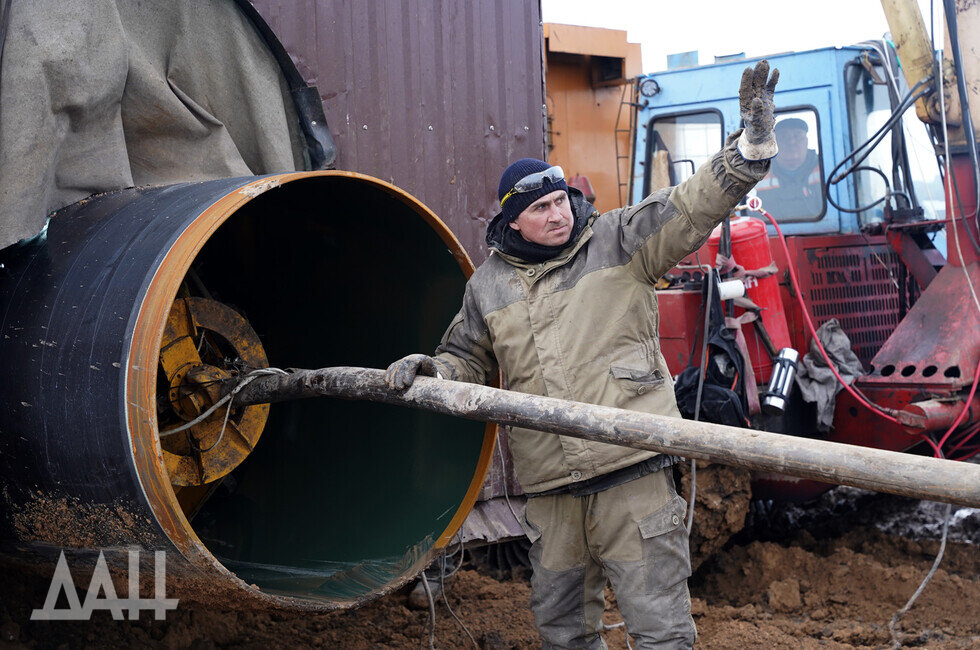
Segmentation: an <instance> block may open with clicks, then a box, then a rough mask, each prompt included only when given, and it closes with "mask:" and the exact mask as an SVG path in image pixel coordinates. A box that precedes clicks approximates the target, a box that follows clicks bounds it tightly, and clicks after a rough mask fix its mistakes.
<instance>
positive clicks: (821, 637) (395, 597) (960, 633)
mask: <svg viewBox="0 0 980 650" xmlns="http://www.w3.org/2000/svg"><path fill="white" fill-rule="evenodd" d="M944 513H945V507H944V506H936V505H934V504H922V503H921V502H918V501H914V500H910V499H901V498H897V497H888V496H882V495H873V494H871V493H867V492H862V491H859V490H849V489H847V488H840V489H838V490H834V491H833V492H831V493H829V494H828V495H826V496H825V497H824V498H823V499H821V500H818V501H817V502H816V503H814V504H809V505H808V506H807V507H805V508H803V507H798V506H778V507H776V506H772V505H771V504H761V503H759V502H754V503H753V506H752V511H751V512H750V513H749V520H750V521H749V524H748V526H747V527H746V529H745V530H744V531H743V532H742V533H741V534H740V535H739V536H737V537H736V538H735V539H733V540H732V541H730V542H729V543H728V545H727V546H725V548H723V549H722V550H721V551H719V552H717V553H715V554H714V555H713V556H712V557H711V558H710V559H709V560H707V561H706V562H704V563H703V564H702V565H701V566H700V568H699V569H698V570H697V571H696V572H695V575H694V576H693V577H692V578H691V581H690V586H691V595H692V610H693V613H694V618H695V622H696V623H697V626H698V632H699V642H698V645H699V647H702V648H750V647H771V648H811V647H812V648H817V647H821V648H851V647H868V648H880V647H884V646H889V645H891V643H892V639H891V635H890V633H889V629H888V622H889V620H890V619H891V618H892V616H893V614H894V613H895V612H896V611H897V610H898V609H899V608H900V607H902V606H903V605H904V604H905V602H906V601H907V600H908V598H909V596H910V595H911V594H912V593H913V592H914V591H915V589H916V588H917V587H918V585H919V583H920V582H921V580H922V578H923V577H924V576H925V575H926V574H927V573H928V571H929V569H930V567H931V565H932V563H933V560H934V558H935V555H936V553H937V551H938V548H939V541H938V540H937V539H936V538H937V536H938V534H939V533H941V527H942V521H943V515H944ZM951 522H952V524H951V526H950V531H951V534H950V541H949V542H948V544H947V546H946V550H945V557H944V559H943V561H942V563H941V565H940V567H939V569H938V570H937V571H936V572H935V575H934V577H933V578H932V580H931V582H930V583H929V584H928V586H927V587H926V588H925V590H924V591H923V593H922V594H921V596H920V597H919V598H918V600H917V601H916V603H915V604H914V606H913V607H912V608H911V610H910V611H909V612H908V613H907V614H906V615H905V616H904V618H902V620H901V621H900V622H899V624H898V636H899V639H900V640H901V641H902V643H903V644H905V645H906V646H907V647H929V648H936V647H943V648H975V647H980V616H977V614H976V607H977V603H980V553H978V552H977V544H978V542H980V539H978V531H980V513H978V512H977V511H972V510H955V511H954V513H953V514H952V517H951ZM3 569H4V574H5V575H4V579H3V580H2V581H0V582H2V585H0V590H2V591H0V647H54V648H57V647H64V648H75V647H103V646H109V645H112V646H119V645H137V644H138V645H140V646H145V647H151V648H188V647H189V648H215V647H256V648H259V647H263V648H264V647H268V646H270V645H280V646H282V645H288V646H297V645H304V646H305V645H309V646H319V647H327V648H351V649H358V648H363V649H367V648H418V647H419V646H420V644H422V645H427V638H428V633H427V622H428V620H429V613H428V612H427V611H425V610H415V609H410V608H409V607H408V602H407V601H408V596H407V589H406V590H402V591H400V592H397V593H394V594H391V595H389V596H387V597H385V598H383V599H381V600H379V601H377V602H375V603H372V604H370V605H367V606H365V607H362V608H360V609H358V610H354V611H346V612H335V613H324V614H311V613H297V612H275V611H273V612H242V611H223V610H222V609H220V608H215V607H211V608H202V607H200V606H198V607H196V608H189V607H187V608H185V607H184V606H183V605H182V606H181V607H180V608H178V610H177V611H176V612H171V613H170V614H169V615H168V617H167V620H166V621H153V620H149V617H148V616H147V615H146V614H144V616H143V618H142V619H141V620H140V621H134V622H129V621H113V620H111V618H110V616H109V615H108V613H106V612H98V613H97V614H96V616H95V618H94V619H93V620H92V621H89V622H85V623H82V622H43V621H30V620H29V619H30V610H31V609H32V608H34V607H39V606H40V605H41V603H43V599H44V594H45V592H46V589H47V584H46V581H43V580H37V579H33V578H30V577H27V578H23V579H21V578H20V577H14V576H12V575H11V572H10V571H8V568H7V567H3ZM81 595H82V597H84V594H81ZM529 596H530V587H529V584H528V582H527V576H526V574H525V572H523V571H521V570H517V571H515V572H513V575H510V576H508V577H507V578H505V579H498V578H495V577H492V576H490V575H487V574H486V573H482V572H480V571H478V570H475V569H473V568H469V566H468V565H464V566H463V568H462V569H461V570H460V571H458V572H457V573H456V574H454V575H452V576H451V577H450V578H449V579H448V580H447V582H446V591H445V600H442V599H439V600H438V601H437V603H436V617H435V633H434V639H435V647H438V648H465V647H473V646H474V642H475V644H476V646H478V647H480V648H534V647H540V641H539V639H538V636H537V633H536V632H535V630H534V625H533V620H532V616H531V613H530V610H529V609H528V600H529ZM446 602H448V603H449V604H450V606H451V607H452V612H453V613H454V614H455V615H456V616H457V617H458V618H459V622H457V621H456V620H455V619H454V616H453V615H452V614H451V613H450V611H449V610H448V609H447V607H446ZM621 620H622V619H621V618H620V615H619V611H618V609H617V607H616V601H615V596H614V595H613V594H612V593H611V592H610V591H608V590H607V608H606V612H605V622H606V623H607V624H608V625H610V626H613V625H615V624H616V623H619V622H620V621H621ZM464 626H465V631H464ZM604 635H605V637H606V640H607V643H608V645H609V647H610V648H625V647H626V639H625V632H624V629H623V628H622V627H612V628H611V629H609V630H607V631H606V632H605V633H604ZM470 636H472V638H473V640H472V641H471V640H470V638H469V637H470Z"/></svg>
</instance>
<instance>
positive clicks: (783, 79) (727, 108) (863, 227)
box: [631, 42, 944, 236]
mask: <svg viewBox="0 0 980 650" xmlns="http://www.w3.org/2000/svg"><path fill="white" fill-rule="evenodd" d="M766 58H767V59H768V60H769V62H770V65H771V66H772V67H774V68H778V69H779V71H780V80H779V85H778V86H777V88H776V96H775V99H776V109H777V115H776V120H777V127H776V128H777V136H779V140H780V149H781V151H780V155H779V156H777V158H776V159H775V160H774V161H773V172H771V173H770V176H769V177H767V179H765V180H763V181H762V182H761V183H760V184H759V186H758V187H757V188H756V190H755V193H757V194H758V196H759V197H760V198H761V199H762V201H763V207H764V208H765V209H766V210H768V211H769V212H770V213H772V214H773V216H774V217H775V218H776V219H777V220H778V221H779V222H780V225H781V227H782V228H783V232H784V233H785V234H786V235H788V236H790V235H818V234H819V235H830V234H851V233H858V232H862V231H864V232H868V231H872V230H874V227H875V225H876V224H880V223H881V222H882V220H883V217H884V210H885V206H886V204H889V205H890V207H892V208H894V209H900V210H901V209H904V210H910V211H914V210H916V207H917V206H921V207H922V208H923V212H924V214H922V215H921V216H919V213H918V212H916V214H915V215H914V216H915V218H916V219H922V218H925V219H930V218H942V217H943V214H944V208H943V191H942V183H941V180H940V176H939V171H938V167H937V165H936V161H935V157H934V154H933V151H932V148H931V145H930V144H929V138H928V133H927V131H926V127H925V125H924V124H922V123H921V122H919V121H918V120H917V119H916V118H915V115H914V113H913V111H909V112H908V113H907V115H906V118H905V126H904V128H903V129H902V130H901V134H900V135H899V136H897V137H896V136H893V135H886V136H885V138H884V140H883V141H882V142H881V143H880V144H879V145H878V146H877V147H875V149H874V150H873V151H872V153H871V155H870V156H869V157H868V159H867V160H866V161H865V162H864V163H863V164H862V165H861V167H860V169H859V170H857V171H855V172H854V173H852V174H850V175H849V176H847V177H846V178H844V179H843V180H841V181H840V182H839V183H836V184H831V185H830V186H829V188H828V186H827V179H828V178H830V177H831V174H832V172H833V170H834V168H835V167H836V166H837V163H838V162H840V161H842V160H843V159H844V158H845V157H846V156H847V155H848V154H849V153H850V152H851V151H852V150H854V149H855V147H857V146H859V145H860V144H861V143H863V142H865V141H866V140H867V139H868V138H869V136H871V135H873V134H874V133H875V132H876V131H877V130H878V128H879V127H880V126H881V125H882V124H883V123H884V122H885V121H886V120H887V119H888V118H889V116H890V115H891V113H892V111H893V110H894V108H895V107H896V106H897V105H898V103H899V101H900V98H901V97H902V96H904V95H905V93H906V91H907V89H906V87H905V84H904V80H903V79H902V76H901V75H900V74H898V66H897V61H896V60H895V55H894V50H893V49H892V48H891V47H890V46H889V45H887V44H885V43H882V42H868V43H865V44H861V45H858V46H852V47H843V48H823V49H819V50H811V51H807V52H790V53H785V54H777V55H773V56H769V57H766ZM756 60H757V59H744V58H741V59H737V60H725V61H723V62H718V63H715V64H712V65H704V66H699V67H693V68H684V69H675V70H666V71H664V72H657V73H654V74H650V75H645V76H642V77H640V79H638V81H637V90H638V92H637V104H636V110H637V120H636V124H637V129H636V140H635V143H634V146H635V149H634V156H633V171H632V178H631V200H632V202H634V203H635V202H638V201H640V200H641V199H642V198H643V197H644V196H646V195H647V194H648V193H649V192H650V191H652V190H654V189H657V188H659V187H665V186H667V185H673V184H675V183H677V182H680V181H682V180H684V178H686V177H687V176H689V175H691V174H692V173H693V172H694V169H696V167H697V166H698V165H700V164H701V163H703V162H705V161H707V160H708V158H709V157H710V156H711V155H712V154H713V153H714V152H715V151H717V150H718V148H719V147H720V146H721V145H722V144H723V143H724V141H725V138H726V137H727V135H728V134H730V133H732V132H733V131H735V130H736V129H738V128H740V127H741V118H740V115H739V107H738V87H739V81H740V79H741V75H742V71H743V70H744V69H745V67H746V66H750V65H753V64H754V62H755V61H756ZM893 133H899V130H898V129H896V130H895V131H893ZM778 170H781V172H780V173H777V171H778ZM838 171H839V170H838ZM791 186H792V187H791ZM917 194H918V195H917ZM836 206H839V207H836ZM861 208H864V209H861ZM855 209H858V210H855ZM770 230H771V226H770ZM770 234H771V233H770Z"/></svg>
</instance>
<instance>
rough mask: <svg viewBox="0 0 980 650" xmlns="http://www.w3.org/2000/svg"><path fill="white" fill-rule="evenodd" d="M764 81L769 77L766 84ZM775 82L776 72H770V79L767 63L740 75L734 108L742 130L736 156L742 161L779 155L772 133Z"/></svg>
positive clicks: (766, 158)
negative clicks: (735, 107) (740, 121)
mask: <svg viewBox="0 0 980 650" xmlns="http://www.w3.org/2000/svg"><path fill="white" fill-rule="evenodd" d="M766 77H769V81H768V82H767V81H766ZM777 81H779V70H773V71H772V76H771V77H770V76H769V62H768V61H766V60H765V59H763V60H762V61H759V62H758V63H756V64H755V68H746V69H745V71H744V72H742V83H741V84H739V87H738V108H739V112H740V113H741V114H742V121H743V122H744V124H745V130H744V131H742V135H741V136H740V137H739V139H738V152H739V153H740V154H742V157H743V158H745V159H746V160H769V159H770V158H772V157H773V156H775V155H776V154H777V153H778V152H779V149H778V148H777V147H776V134H775V133H774V132H773V129H772V127H773V126H774V125H775V124H776V117H775V116H774V115H773V103H772V94H773V92H775V90H776V82H777Z"/></svg>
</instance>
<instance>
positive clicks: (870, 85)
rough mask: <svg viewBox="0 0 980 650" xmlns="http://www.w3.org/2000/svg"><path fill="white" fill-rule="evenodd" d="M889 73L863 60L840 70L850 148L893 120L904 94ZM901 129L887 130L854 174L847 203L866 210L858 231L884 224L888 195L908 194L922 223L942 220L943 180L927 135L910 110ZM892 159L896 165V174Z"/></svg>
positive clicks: (900, 83) (902, 85)
mask: <svg viewBox="0 0 980 650" xmlns="http://www.w3.org/2000/svg"><path fill="white" fill-rule="evenodd" d="M887 72H888V71H887V70H886V69H885V68H884V67H883V66H882V65H881V64H879V63H871V62H867V61H866V62H864V63H863V64H862V63H856V62H855V63H850V64H848V65H847V66H845V68H844V83H845V93H846V95H845V96H846V99H847V113H848V120H849V122H850V127H851V129H850V130H851V149H852V150H853V149H854V148H856V147H858V146H860V145H861V144H862V143H864V142H865V141H866V140H868V138H869V137H871V136H872V135H874V134H875V133H876V132H877V131H878V129H879V128H881V126H882V125H883V124H884V123H885V122H886V121H887V120H888V119H889V117H891V114H892V110H893V109H894V106H893V104H894V103H896V102H897V100H898V97H899V95H904V93H906V92H907V91H908V89H907V87H906V86H905V83H904V81H903V80H902V79H901V76H900V75H898V76H897V78H896V75H894V74H893V75H888V74H887ZM890 85H891V87H892V89H893V90H892V93H891V94H892V95H893V96H892V97H890V96H889V95H890V93H889V86H890ZM902 127H903V128H902V129H901V131H900V132H898V131H889V132H888V133H887V134H886V135H885V137H884V138H883V139H882V141H881V142H880V143H879V144H878V145H877V146H876V147H875V148H874V149H872V150H871V154H870V155H869V156H868V158H867V159H866V160H865V161H864V162H863V163H862V165H861V166H862V167H863V168H865V169H861V170H858V171H856V172H855V173H854V175H853V179H854V185H853V186H854V189H855V195H854V197H853V198H852V199H851V200H852V201H854V203H853V205H851V206H848V207H853V208H858V207H863V206H869V207H868V208H867V209H866V210H862V211H861V212H859V213H858V220H859V223H860V225H861V226H862V227H867V226H870V225H872V224H875V223H879V222H881V221H882V219H883V212H884V205H883V204H882V202H881V201H880V199H881V198H882V197H884V196H886V194H887V193H888V192H889V191H892V192H899V193H900V194H903V195H906V196H907V197H908V199H909V200H911V199H913V198H915V199H916V200H917V201H918V203H919V204H920V205H921V206H922V208H923V210H924V217H925V218H926V219H943V218H944V217H945V203H944V197H943V187H942V179H941V178H940V176H939V171H938V169H937V168H936V162H935V154H934V152H933V148H932V144H931V142H930V138H929V134H928V132H927V131H926V128H925V126H924V125H923V124H922V122H920V121H919V119H918V118H917V117H916V116H915V111H913V110H910V111H907V112H906V113H905V115H904V117H903V120H902ZM895 160H898V161H899V163H900V164H899V167H898V169H897V171H898V173H897V174H896V168H895V164H894V163H895ZM867 168H873V169H878V170H881V174H877V173H873V172H870V171H869V170H868V169H867ZM886 183H887V185H886ZM910 185H911V187H910Z"/></svg>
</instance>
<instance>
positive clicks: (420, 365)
mask: <svg viewBox="0 0 980 650" xmlns="http://www.w3.org/2000/svg"><path fill="white" fill-rule="evenodd" d="M436 372H437V370H436V360H435V359H433V358H432V357H430V356H427V355H424V354H410V355H408V356H407V357H404V358H402V359H399V360H398V361H396V362H394V363H393V364H391V365H390V366H388V370H387V371H385V383H386V384H388V386H389V387H390V388H394V389H395V390H402V389H405V388H408V387H409V386H411V385H412V383H413V382H414V381H415V377H416V376H417V375H425V376H426V377H435V376H436Z"/></svg>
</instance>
